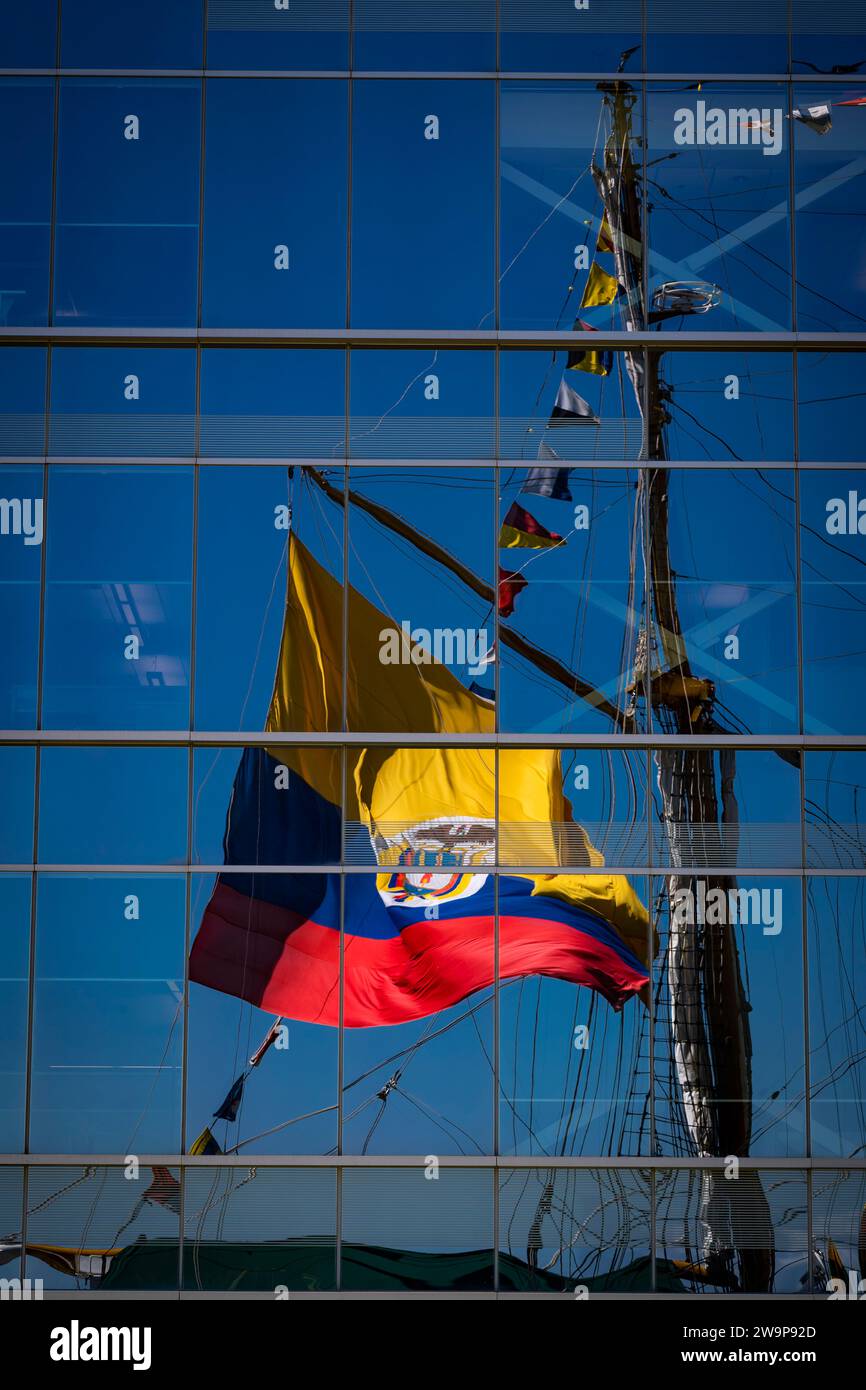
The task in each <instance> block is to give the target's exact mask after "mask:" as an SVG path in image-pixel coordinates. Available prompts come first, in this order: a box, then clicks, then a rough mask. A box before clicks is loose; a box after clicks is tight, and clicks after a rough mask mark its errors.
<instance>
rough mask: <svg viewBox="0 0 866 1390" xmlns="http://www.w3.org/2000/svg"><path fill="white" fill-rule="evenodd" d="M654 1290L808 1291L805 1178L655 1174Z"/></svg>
mask: <svg viewBox="0 0 866 1390" xmlns="http://www.w3.org/2000/svg"><path fill="white" fill-rule="evenodd" d="M655 1194H656V1248H657V1255H656V1279H657V1287H658V1288H660V1289H668V1290H670V1292H672V1293H686V1294H700V1293H705V1294H719V1293H733V1294H736V1293H745V1294H766V1293H774V1294H783V1295H785V1296H786V1297H788V1298H790V1297H791V1296H792V1294H800V1293H806V1292H808V1289H809V1258H808V1247H809V1238H808V1223H807V1217H806V1174H805V1173H799V1172H793V1171H791V1172H788V1171H785V1170H781V1171H780V1170H778V1169H775V1170H770V1171H759V1170H752V1169H749V1170H742V1169H741V1170H740V1174H739V1177H738V1178H737V1180H736V1182H731V1181H730V1180H728V1179H727V1178H726V1177H725V1175H724V1173H723V1172H722V1171H718V1170H711V1171H707V1170H705V1171H704V1172H698V1171H696V1170H693V1169H692V1170H690V1169H686V1168H681V1169H679V1171H678V1172H671V1173H664V1172H659V1173H658V1174H657V1175H656V1186H655Z"/></svg>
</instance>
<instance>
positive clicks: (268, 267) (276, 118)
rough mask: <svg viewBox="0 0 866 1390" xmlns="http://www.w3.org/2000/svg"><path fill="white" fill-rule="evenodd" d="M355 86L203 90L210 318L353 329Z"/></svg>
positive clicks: (266, 83) (225, 323) (223, 85)
mask: <svg viewBox="0 0 866 1390" xmlns="http://www.w3.org/2000/svg"><path fill="white" fill-rule="evenodd" d="M347 99H348V98H347V84H346V83H345V82H333V81H330V82H325V81H322V82H316V81H314V80H300V79H299V80H295V81H293V80H291V79H288V80H286V81H276V80H264V79H263V80H262V81H256V80H252V79H249V78H248V79H245V80H243V81H230V80H228V79H222V78H221V79H218V80H217V79H213V80H211V81H210V82H208V84H207V107H206V134H205V147H206V150H207V158H206V160H205V197H204V239H203V246H204V250H203V257H204V266H203V288H202V322H203V323H204V324H205V325H206V326H207V327H211V328H223V327H225V328H228V327H232V328H234V327H242V328H243V327H248V328H272V327H278V328H301V327H309V328H341V327H343V326H344V324H345V322H346V158H347V148H348V130H347V122H346V110H347Z"/></svg>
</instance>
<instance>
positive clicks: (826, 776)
mask: <svg viewBox="0 0 866 1390" xmlns="http://www.w3.org/2000/svg"><path fill="white" fill-rule="evenodd" d="M805 791H806V862H807V863H808V864H812V865H816V866H818V867H820V868H822V869H834V868H839V869H862V868H866V842H864V839H863V831H862V827H861V821H862V817H863V812H862V807H863V805H864V798H866V754H864V753H863V752H862V751H860V750H857V751H854V750H850V751H845V750H843V749H838V748H837V749H834V750H833V752H832V753H830V752H821V751H819V750H818V749H815V750H814V751H812V750H811V749H810V750H809V752H808V753H807V754H806V786H805Z"/></svg>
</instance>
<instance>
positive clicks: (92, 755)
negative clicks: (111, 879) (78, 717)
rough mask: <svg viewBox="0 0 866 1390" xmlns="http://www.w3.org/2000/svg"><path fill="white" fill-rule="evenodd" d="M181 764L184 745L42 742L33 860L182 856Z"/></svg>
mask: <svg viewBox="0 0 866 1390" xmlns="http://www.w3.org/2000/svg"><path fill="white" fill-rule="evenodd" d="M187 764H188V754H187V750H186V749H185V748H59V747H57V748H52V747H46V748H43V749H42V753H41V756H40V763H39V860H40V863H42V864H183V863H185V862H186V837H187V775H188V772H187ZM73 808H74V813H73V814H70V812H72V811H73Z"/></svg>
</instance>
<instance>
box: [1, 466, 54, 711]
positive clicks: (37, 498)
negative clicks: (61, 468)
mask: <svg viewBox="0 0 866 1390" xmlns="http://www.w3.org/2000/svg"><path fill="white" fill-rule="evenodd" d="M44 524H45V499H44V497H43V470H42V469H41V468H39V469H36V468H27V467H14V466H13V465H5V466H0V643H2V648H3V665H2V668H0V727H2V728H6V729H22V728H23V729H32V728H34V727H35V725H36V711H37V691H36V684H37V671H38V650H39V582H40V574H41V570H42V546H43V544H44V540H43V531H44Z"/></svg>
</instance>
